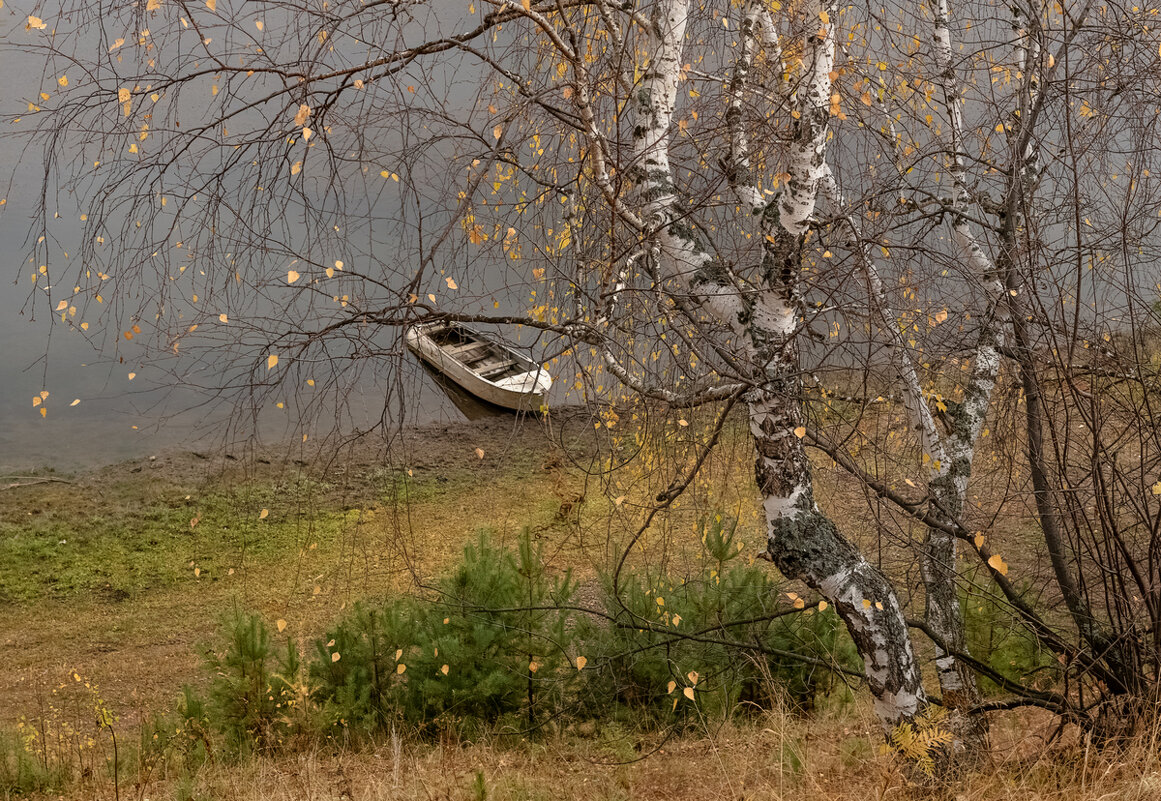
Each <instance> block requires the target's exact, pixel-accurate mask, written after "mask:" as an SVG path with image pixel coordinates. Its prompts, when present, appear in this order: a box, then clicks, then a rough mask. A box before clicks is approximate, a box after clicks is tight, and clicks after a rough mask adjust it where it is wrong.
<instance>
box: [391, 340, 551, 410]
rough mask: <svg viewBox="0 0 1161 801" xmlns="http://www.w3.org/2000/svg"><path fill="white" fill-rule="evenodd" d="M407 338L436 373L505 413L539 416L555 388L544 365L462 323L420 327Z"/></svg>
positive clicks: (415, 352) (412, 350) (411, 346)
mask: <svg viewBox="0 0 1161 801" xmlns="http://www.w3.org/2000/svg"><path fill="white" fill-rule="evenodd" d="M404 337H405V339H406V342H407V348H408V349H409V350H410V351H411V352H412V353H414V354H415V355H416V356H418V357H419V358H420V359H422V360H423V361H424V362H426V363H427V364H428V365H430V366H431V367H432V368H433V369H434V370H436V372H438V373H440V374H441V375H443V376H445V377H446V378H448V379H449V380H451V381H452V382H453V383H455V384H456V385H458V386H459V387H461V388H463V389H464V391H466V392H469V393H471V394H472V395H474V396H475V397H477V398H480V399H481V400H484V401H487V402H488V403H492V404H495V405H496V406H500V407H502V408H504V409H511V410H513V411H522V412H536V411H539V410H540V408H541V407H542V406H543V405H544V403H545V399H546V397H547V395H548V390H549V388H550V387H551V386H552V378H551V376H549V375H548V371H547V370H545V369H544V368H543V367H541V366H540V365H539V364H537V363H536V362H534V361H532V360H531V359H529V358H528V357H526V356H522V355H520V354H519V353H517V352H516V351H514V350H512V349H511V348H507V347H505V346H503V345H501V344H499V343H498V342H493V341H492V340H490V339H488V338H487V337H486V336H484V335H483V334H481V333H479V332H478V331H473V330H472V329H471V328H468V327H467V326H465V325H462V324H461V323H444V322H436V323H420V324H418V325H413V326H411V327H409V328H408V329H407V331H406V332H405V334H404Z"/></svg>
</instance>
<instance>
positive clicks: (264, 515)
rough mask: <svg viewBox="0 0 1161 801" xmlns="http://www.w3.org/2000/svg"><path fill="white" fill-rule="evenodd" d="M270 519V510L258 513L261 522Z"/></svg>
mask: <svg viewBox="0 0 1161 801" xmlns="http://www.w3.org/2000/svg"><path fill="white" fill-rule="evenodd" d="M268 517H270V510H269V509H263V510H262V511H261V512H259V513H258V519H259V520H265V519H266V518H268Z"/></svg>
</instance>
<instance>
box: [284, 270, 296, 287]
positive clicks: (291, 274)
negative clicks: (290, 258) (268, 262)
mask: <svg viewBox="0 0 1161 801" xmlns="http://www.w3.org/2000/svg"><path fill="white" fill-rule="evenodd" d="M298 279H299V275H298V273H297V272H296V271H294V270H288V271H287V272H286V283H288V284H293V283H294V282H295V281H297V280H298Z"/></svg>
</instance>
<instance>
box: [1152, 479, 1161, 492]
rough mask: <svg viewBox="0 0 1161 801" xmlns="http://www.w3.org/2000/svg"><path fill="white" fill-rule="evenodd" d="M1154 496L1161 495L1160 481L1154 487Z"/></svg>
mask: <svg viewBox="0 0 1161 801" xmlns="http://www.w3.org/2000/svg"><path fill="white" fill-rule="evenodd" d="M1153 494H1154V495H1161V481H1158V482H1157V483H1156V484H1154V485H1153Z"/></svg>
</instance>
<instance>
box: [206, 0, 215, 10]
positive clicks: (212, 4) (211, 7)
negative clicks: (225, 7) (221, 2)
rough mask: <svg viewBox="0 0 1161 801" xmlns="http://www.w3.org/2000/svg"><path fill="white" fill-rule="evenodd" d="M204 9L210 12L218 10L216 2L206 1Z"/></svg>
mask: <svg viewBox="0 0 1161 801" xmlns="http://www.w3.org/2000/svg"><path fill="white" fill-rule="evenodd" d="M206 8H208V9H209V10H210V11H216V10H217V8H218V0H206Z"/></svg>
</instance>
